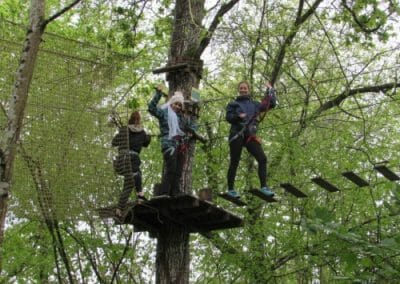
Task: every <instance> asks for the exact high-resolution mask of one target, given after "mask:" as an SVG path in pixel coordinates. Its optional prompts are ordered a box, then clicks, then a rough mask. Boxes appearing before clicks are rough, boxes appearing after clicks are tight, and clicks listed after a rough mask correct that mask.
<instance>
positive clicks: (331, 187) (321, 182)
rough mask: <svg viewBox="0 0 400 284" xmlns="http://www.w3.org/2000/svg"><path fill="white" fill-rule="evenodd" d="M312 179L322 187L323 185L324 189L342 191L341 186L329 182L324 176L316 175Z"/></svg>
mask: <svg viewBox="0 0 400 284" xmlns="http://www.w3.org/2000/svg"><path fill="white" fill-rule="evenodd" d="M311 181H312V182H313V183H315V184H317V185H319V186H320V187H322V188H323V189H325V190H327V191H329V192H336V191H340V190H339V188H337V187H336V186H334V185H333V184H331V183H330V182H328V181H327V180H324V179H323V178H322V177H315V178H312V179H311Z"/></svg>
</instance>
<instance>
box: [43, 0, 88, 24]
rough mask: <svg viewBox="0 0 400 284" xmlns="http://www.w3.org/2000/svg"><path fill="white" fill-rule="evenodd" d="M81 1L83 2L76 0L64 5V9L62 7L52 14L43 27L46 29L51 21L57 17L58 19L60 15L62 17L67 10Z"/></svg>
mask: <svg viewBox="0 0 400 284" xmlns="http://www.w3.org/2000/svg"><path fill="white" fill-rule="evenodd" d="M79 2H81V0H75V1H73V2H72V3H71V4H69V5H68V6H66V7H64V8H63V9H61V10H60V11H58V12H57V13H55V14H54V15H53V16H51V17H50V18H48V19H47V20H45V21H44V22H43V24H42V29H44V28H45V27H46V26H47V25H48V24H49V23H50V22H52V21H54V20H55V19H57V18H58V17H60V16H61V15H62V14H64V13H65V12H67V11H69V10H71V9H72V8H73V7H74V6H75V5H77V4H78V3H79Z"/></svg>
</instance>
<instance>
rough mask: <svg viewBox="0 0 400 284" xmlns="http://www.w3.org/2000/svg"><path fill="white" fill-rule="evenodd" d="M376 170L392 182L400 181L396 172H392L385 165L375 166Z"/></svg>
mask: <svg viewBox="0 0 400 284" xmlns="http://www.w3.org/2000/svg"><path fill="white" fill-rule="evenodd" d="M374 169H375V170H376V171H378V172H380V173H381V174H382V175H383V176H384V177H385V178H387V179H388V180H390V181H396V180H400V177H399V176H398V175H396V174H395V173H394V172H392V171H391V170H390V169H389V168H388V167H386V166H384V165H378V166H375V167H374Z"/></svg>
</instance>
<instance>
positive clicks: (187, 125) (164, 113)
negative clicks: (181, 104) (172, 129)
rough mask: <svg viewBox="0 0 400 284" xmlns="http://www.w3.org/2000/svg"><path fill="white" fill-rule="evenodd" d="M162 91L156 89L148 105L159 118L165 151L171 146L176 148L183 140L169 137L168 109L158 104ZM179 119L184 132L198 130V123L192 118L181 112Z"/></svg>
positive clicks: (150, 110)
mask: <svg viewBox="0 0 400 284" xmlns="http://www.w3.org/2000/svg"><path fill="white" fill-rule="evenodd" d="M161 96H162V93H161V92H159V91H156V93H155V95H154V97H153V99H152V100H151V101H150V103H149V105H148V111H149V112H150V113H151V114H152V115H153V116H155V117H156V118H157V119H158V122H159V126H160V135H159V137H160V140H161V150H162V151H163V152H164V151H165V150H167V149H169V148H170V147H174V148H176V147H177V146H178V145H179V144H180V143H181V142H182V139H181V140H177V139H169V137H168V134H169V126H168V109H167V108H165V109H161V108H160V107H158V106H157V104H158V102H159V101H160V99H161ZM177 116H178V120H179V128H180V129H181V130H182V131H183V132H185V133H186V132H188V131H194V130H196V125H195V124H194V123H192V122H191V121H190V120H187V119H185V118H184V116H183V115H182V114H180V113H178V114H177Z"/></svg>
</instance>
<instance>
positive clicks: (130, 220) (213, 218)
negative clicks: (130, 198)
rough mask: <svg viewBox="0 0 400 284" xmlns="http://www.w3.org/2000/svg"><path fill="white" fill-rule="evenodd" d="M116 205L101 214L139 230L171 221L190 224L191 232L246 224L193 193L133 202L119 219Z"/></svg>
mask: <svg viewBox="0 0 400 284" xmlns="http://www.w3.org/2000/svg"><path fill="white" fill-rule="evenodd" d="M115 209H116V206H112V207H107V208H101V209H99V210H98V212H99V215H100V217H101V218H114V219H115V220H116V223H118V224H132V225H133V226H134V227H135V231H136V232H143V231H148V232H150V233H153V234H155V233H157V231H158V230H159V229H160V228H162V227H163V226H165V225H166V224H168V223H175V224H178V225H182V226H187V227H188V228H189V231H190V232H199V233H206V232H210V231H213V230H221V229H228V228H236V227H241V226H243V220H242V219H241V218H240V217H238V216H236V215H234V214H232V213H230V212H229V211H227V210H224V209H222V208H220V207H218V206H216V205H215V204H213V203H211V202H208V201H203V200H200V199H198V198H197V197H195V196H192V195H186V194H185V195H181V196H177V197H157V198H153V199H151V200H149V201H147V202H145V203H142V204H136V203H130V204H129V206H128V209H127V210H126V211H125V212H126V214H125V217H124V218H122V219H120V220H119V219H117V218H116V216H115Z"/></svg>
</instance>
